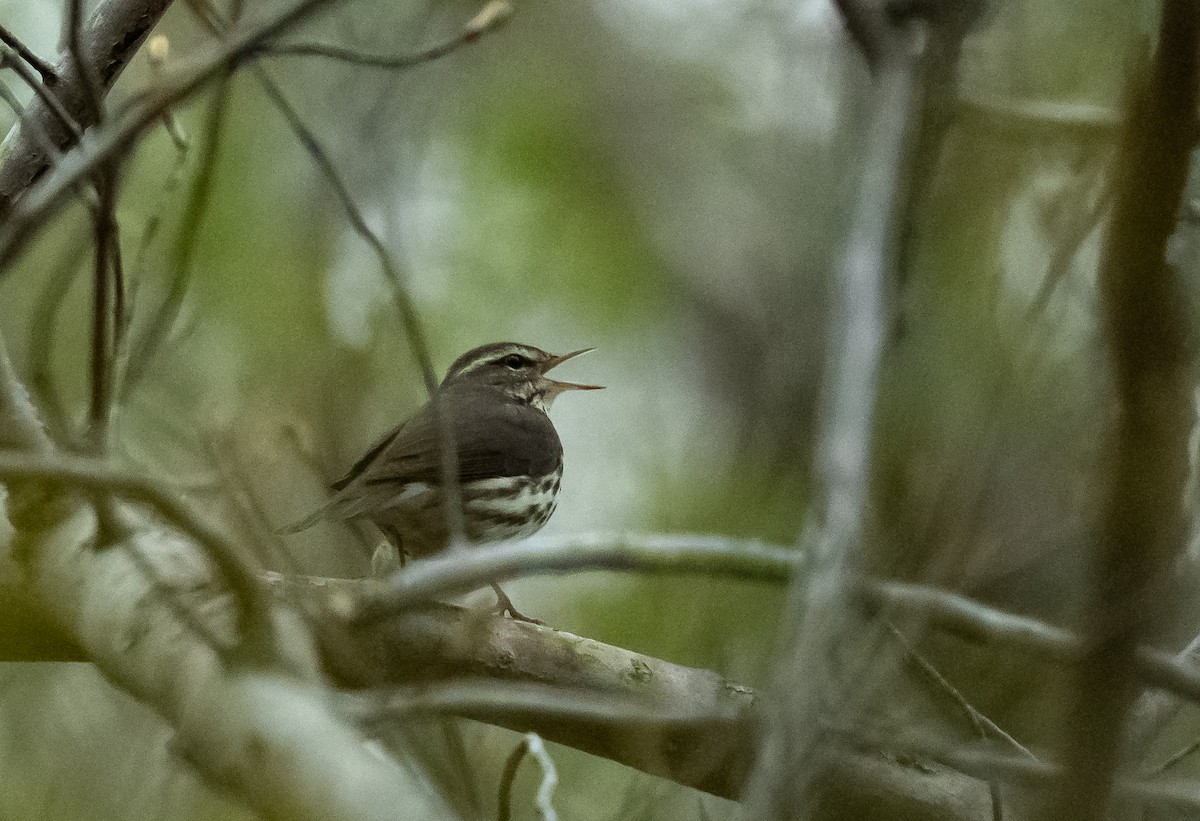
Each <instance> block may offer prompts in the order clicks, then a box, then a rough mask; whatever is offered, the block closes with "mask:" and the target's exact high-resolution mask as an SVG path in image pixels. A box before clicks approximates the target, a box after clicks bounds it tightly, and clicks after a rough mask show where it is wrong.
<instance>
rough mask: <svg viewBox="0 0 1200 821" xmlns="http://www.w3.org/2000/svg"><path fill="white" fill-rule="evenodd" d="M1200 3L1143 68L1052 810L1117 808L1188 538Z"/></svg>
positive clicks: (1107, 273)
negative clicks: (1111, 394)
mask: <svg viewBox="0 0 1200 821" xmlns="http://www.w3.org/2000/svg"><path fill="white" fill-rule="evenodd" d="M1198 48H1200V7H1198V6H1197V5H1196V3H1195V2H1192V0H1167V2H1165V3H1164V4H1163V6H1162V12H1161V18H1160V25H1159V32H1158V53H1157V55H1156V56H1155V59H1154V62H1153V64H1152V66H1151V69H1150V71H1149V72H1148V73H1146V75H1145V76H1138V77H1136V78H1135V80H1134V82H1135V84H1136V85H1135V87H1134V88H1133V89H1132V93H1131V95H1130V98H1131V105H1130V110H1129V111H1128V112H1127V113H1126V116H1125V130H1124V133H1123V135H1122V139H1121V142H1120V144H1119V147H1118V149H1117V155H1116V160H1115V167H1114V171H1113V212H1112V221H1111V223H1110V225H1109V229H1108V235H1107V237H1106V240H1105V246H1104V250H1103V252H1102V255H1101V261H1100V269H1099V272H1098V277H1097V278H1098V287H1099V291H1100V303H1101V311H1102V317H1101V318H1102V320H1103V323H1104V329H1105V332H1106V335H1107V338H1108V340H1109V343H1110V348H1109V350H1110V351H1111V357H1112V359H1111V370H1112V375H1113V385H1114V388H1115V393H1116V397H1115V399H1116V408H1115V409H1114V410H1115V413H1114V417H1113V418H1114V419H1115V420H1116V425H1115V431H1114V439H1113V441H1112V445H1111V456H1112V466H1113V467H1112V470H1113V474H1112V481H1111V484H1110V486H1109V488H1108V499H1107V505H1106V510H1105V522H1104V533H1103V536H1102V538H1101V539H1100V540H1099V542H1098V544H1097V546H1096V551H1095V554H1094V559H1093V561H1092V565H1091V568H1090V569H1091V579H1090V582H1091V590H1090V591H1089V592H1090V596H1089V604H1088V613H1087V617H1088V618H1087V629H1088V633H1087V638H1088V639H1089V644H1088V653H1087V654H1086V656H1085V658H1084V660H1083V663H1082V664H1081V665H1080V666H1079V667H1078V669H1077V670H1076V684H1075V702H1074V704H1073V706H1072V709H1071V710H1070V711H1069V713H1068V716H1067V717H1066V724H1065V726H1066V727H1069V728H1071V734H1070V749H1068V750H1067V753H1066V756H1067V757H1068V759H1069V760H1070V767H1069V770H1068V775H1067V778H1066V781H1065V783H1064V785H1063V787H1062V790H1061V791H1060V792H1059V793H1058V795H1057V796H1056V797H1055V800H1054V801H1053V802H1052V803H1051V805H1050V807H1049V809H1048V814H1047V816H1046V817H1048V818H1066V817H1068V816H1069V817H1072V818H1079V819H1081V820H1083V819H1096V820H1097V821H1099V819H1102V818H1108V817H1110V812H1111V794H1110V788H1111V785H1112V784H1113V783H1114V782H1115V781H1116V778H1117V774H1118V768H1119V766H1120V761H1121V755H1122V749H1123V746H1124V743H1125V735H1126V726H1127V724H1128V722H1127V716H1128V712H1129V710H1130V707H1131V706H1132V704H1133V702H1134V699H1136V698H1137V696H1138V691H1139V688H1138V682H1137V680H1136V677H1135V676H1136V672H1135V670H1136V669H1139V668H1140V667H1141V666H1142V661H1141V658H1140V656H1141V652H1142V651H1141V643H1142V640H1143V636H1144V635H1145V634H1146V632H1147V631H1148V630H1152V629H1153V628H1154V627H1156V626H1157V624H1158V623H1159V622H1161V620H1162V619H1163V617H1164V616H1165V615H1166V613H1164V612H1163V606H1162V604H1161V602H1162V600H1163V598H1164V597H1163V596H1162V590H1163V589H1164V583H1165V581H1166V580H1167V578H1168V575H1169V574H1170V573H1171V572H1172V569H1173V568H1174V567H1175V565H1176V562H1177V560H1178V558H1179V557H1180V556H1181V555H1182V553H1183V551H1184V548H1185V544H1186V533H1187V520H1188V516H1187V514H1186V512H1185V511H1184V509H1183V505H1184V503H1185V502H1184V500H1185V487H1186V485H1187V482H1188V477H1189V472H1190V465H1189V456H1188V453H1189V437H1190V435H1191V431H1192V429H1193V427H1194V424H1195V406H1194V396H1193V389H1194V388H1193V383H1194V369H1193V355H1192V345H1193V340H1192V334H1191V329H1192V318H1191V316H1190V315H1189V309H1188V306H1189V301H1188V292H1187V289H1186V288H1185V287H1184V285H1183V283H1182V282H1181V281H1180V278H1179V276H1178V275H1177V272H1176V271H1175V269H1174V267H1173V266H1172V265H1171V264H1170V263H1169V262H1168V261H1167V244H1168V241H1169V240H1170V237H1171V235H1172V234H1173V233H1174V231H1175V226H1176V224H1177V221H1178V217H1179V212H1180V208H1181V205H1182V202H1183V197H1184V191H1185V187H1186V184H1187V178H1188V167H1189V159H1190V156H1191V152H1192V148H1193V140H1194V135H1195V118H1196V107H1197V102H1198V101H1200V76H1198V73H1197V72H1198V68H1200V53H1198V51H1197V49H1198Z"/></svg>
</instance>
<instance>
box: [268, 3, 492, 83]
mask: <svg viewBox="0 0 1200 821" xmlns="http://www.w3.org/2000/svg"><path fill="white" fill-rule="evenodd" d="M512 13H513V9H512V4H511V3H509V2H507V0H492V2H490V3H488V4H487V5H486V6H484V7H483V9H482V10H480V12H479V14H477V15H475V17H474V18H472V19H471V21H470V22H469V23H467V24H466V26H464V27H463V29H462V31H461V32H459V33H458V34H455V35H454V36H452V37H450V38H448V39H447V40H445V41H444V42H442V43H438V44H437V45H433V46H430V47H428V48H426V49H422V50H421V51H418V52H415V53H413V54H396V55H384V54H364V53H362V52H360V51H354V50H353V49H348V48H343V47H341V46H331V45H327V44H324V43H288V44H285V45H279V46H264V47H263V49H262V53H263V54H264V55H266V56H269V57H323V58H326V59H330V60H337V61H338V62H342V63H349V64H350V65H355V66H364V67H366V68H381V69H389V70H394V69H403V68H412V67H413V66H419V65H421V64H423V63H430V62H433V61H434V60H437V59H438V58H440V57H445V56H446V55H447V54H449V53H451V52H452V51H456V50H458V49H459V48H461V47H462V46H465V45H467V44H469V43H474V42H476V41H477V40H479V38H480V37H482V36H483V35H484V34H487V33H489V32H491V31H494V30H496V29H498V28H499V27H500V26H502V25H503V24H504V23H506V22H508V20H509V18H511V17H512Z"/></svg>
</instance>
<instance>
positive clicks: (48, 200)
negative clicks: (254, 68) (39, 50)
mask: <svg viewBox="0 0 1200 821" xmlns="http://www.w3.org/2000/svg"><path fill="white" fill-rule="evenodd" d="M125 2H127V3H131V4H132V3H135V2H137V3H142V4H155V5H156V6H162V7H165V5H166V0H125ZM333 2H336V0H297V2H296V3H295V4H294V5H292V6H291V7H289V8H287V9H285V10H283V11H281V12H277V13H276V14H275V15H273V16H272V17H270V18H269V19H267V20H265V21H260V22H258V23H257V24H253V25H239V26H238V27H237V28H235V29H231V30H230V33H229V37H228V38H226V39H225V40H223V41H222V42H220V43H217V44H215V45H213V46H211V47H209V48H207V49H203V50H201V51H200V52H199V53H197V54H196V55H195V56H193V57H192V58H191V59H190V60H188V61H186V62H185V63H181V64H180V66H179V67H178V68H177V69H176V70H174V71H172V72H169V73H168V74H167V75H165V76H164V77H163V79H162V81H161V82H160V83H158V84H157V85H156V86H155V88H154V89H152V90H151V91H149V92H148V93H147V94H145V95H143V96H141V97H139V98H138V99H137V100H136V101H135V102H133V103H132V104H130V105H129V107H128V108H126V109H125V110H124V111H123V112H122V113H121V114H120V115H119V116H113V117H110V118H109V121H108V122H107V123H106V125H105V127H104V128H102V129H97V130H96V132H95V133H93V134H91V135H89V136H90V137H91V139H89V140H88V141H87V146H86V150H78V149H77V150H72V151H69V152H67V153H66V154H64V155H63V157H62V159H61V160H60V161H59V162H58V163H56V164H55V166H54V168H53V169H51V170H50V171H49V173H46V174H43V175H42V177H41V178H40V179H38V180H37V181H36V182H35V183H32V184H31V182H32V180H33V179H34V178H35V177H36V173H33V171H32V166H31V163H30V162H28V161H23V162H22V163H19V164H18V165H19V167H14V168H11V169H10V168H9V165H10V164H9V162H7V157H6V161H5V162H2V163H0V278H2V277H3V276H4V274H5V273H6V271H7V269H8V268H9V266H10V265H11V263H12V262H13V260H14V259H15V258H16V257H17V256H18V255H19V254H20V253H21V251H22V250H23V249H24V247H25V244H26V243H27V242H28V240H29V238H30V235H31V234H32V233H33V232H34V231H35V230H36V229H38V228H41V227H43V226H45V225H46V224H47V223H48V218H49V216H50V214H51V213H52V212H54V211H55V210H56V209H57V208H59V207H60V206H61V204H62V203H63V202H64V201H65V199H66V197H67V196H68V195H69V194H70V192H71V190H72V189H73V188H74V186H76V185H78V184H79V183H80V182H83V181H84V180H86V179H87V178H88V177H89V176H90V175H91V174H92V173H94V172H95V170H96V169H98V168H100V167H102V166H103V165H105V164H106V163H108V162H109V161H111V160H112V158H114V157H116V156H119V155H121V154H123V153H124V152H125V151H127V150H128V148H129V146H130V145H131V144H132V143H133V142H134V141H135V140H137V139H138V138H139V137H140V136H141V135H142V134H143V133H144V132H145V131H146V129H147V128H149V127H150V126H151V125H153V124H154V123H156V122H157V121H158V120H159V119H160V118H161V116H162V112H163V111H164V110H165V109H167V108H168V107H170V106H172V105H174V104H175V103H178V102H179V101H180V100H183V99H186V98H187V97H189V96H191V95H192V94H194V93H195V92H196V91H197V90H198V89H200V88H201V87H202V86H204V85H205V84H206V83H207V82H209V81H210V80H211V79H212V78H213V76H214V75H215V74H216V73H217V72H218V71H220V70H221V69H224V68H229V67H232V66H235V65H236V64H237V63H239V62H240V61H242V60H244V59H245V57H246V54H247V53H248V52H251V51H253V50H254V49H255V48H257V47H258V46H259V45H260V44H261V43H263V42H264V41H266V40H269V39H271V38H273V37H277V36H279V35H280V34H282V33H283V32H285V31H287V30H288V29H289V28H291V27H292V26H295V25H296V24H298V23H300V22H302V21H304V20H306V19H307V18H308V17H310V16H311V15H312V14H313V13H314V12H316V11H317V10H319V9H321V8H323V7H324V6H327V5H330V4H332V3H333ZM143 34H144V31H143ZM138 42H140V41H134V42H133V43H132V44H131V45H130V47H131V48H132V47H133V46H136V45H137V43H138ZM44 168H45V165H44V164H42V165H39V166H37V173H40V172H41V170H43V169H44ZM22 192H23V196H21V197H20V202H19V203H17V204H16V205H14V204H13V198H14V197H16V196H17V195H18V194H22Z"/></svg>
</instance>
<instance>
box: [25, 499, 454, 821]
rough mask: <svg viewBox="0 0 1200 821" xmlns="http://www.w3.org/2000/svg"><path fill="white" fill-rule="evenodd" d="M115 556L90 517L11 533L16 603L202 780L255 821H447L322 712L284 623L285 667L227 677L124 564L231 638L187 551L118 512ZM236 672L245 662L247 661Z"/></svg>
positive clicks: (79, 513)
mask: <svg viewBox="0 0 1200 821" xmlns="http://www.w3.org/2000/svg"><path fill="white" fill-rule="evenodd" d="M121 515H122V517H123V520H124V521H123V525H124V528H123V529H124V530H125V531H126V532H127V533H129V535H128V537H127V538H126V543H124V544H120V545H113V546H110V547H109V548H106V549H97V548H96V547H95V538H96V528H97V523H96V520H95V517H94V516H93V515H92V512H91V510H90V508H89V507H87V506H86V505H79V506H77V507H76V509H75V511H74V512H73V513H72V514H70V515H68V516H67V517H65V518H62V519H61V520H60V521H59V522H57V523H56V524H54V525H52V526H48V527H46V528H43V529H41V530H39V531H36V532H23V533H19V534H18V543H17V546H16V551H15V553H16V555H18V556H20V557H22V560H21V562H20V568H21V570H22V572H23V574H24V575H23V578H22V579H21V590H23V591H26V592H27V593H28V595H29V596H30V597H31V598H32V599H34V600H36V601H37V603H38V605H39V609H40V610H41V612H43V613H45V614H46V616H47V617H49V618H50V619H51V620H52V621H53V623H54V624H56V625H57V626H58V627H59V629H60V630H61V631H62V632H63V633H64V634H65V635H67V636H70V637H71V639H72V640H73V641H74V642H75V643H76V644H77V645H78V646H79V647H80V648H82V649H83V651H84V652H85V654H86V656H87V658H88V659H89V660H91V661H93V662H95V663H96V664H97V665H98V666H99V667H100V668H101V670H103V672H104V673H105V675H106V676H107V677H109V678H110V679H111V680H113V681H114V682H116V683H117V684H119V685H120V686H121V687H122V688H124V689H125V690H127V691H128V692H130V693H132V694H133V695H134V696H136V697H138V698H140V699H141V700H143V701H144V702H146V703H147V704H148V705H149V706H150V707H151V708H153V709H154V710H155V711H157V712H158V713H159V714H161V715H162V716H163V717H164V718H165V719H166V720H167V721H168V722H169V723H170V724H171V726H172V727H173V728H174V729H175V730H176V732H177V733H178V736H179V741H180V747H181V749H182V750H183V751H185V752H186V754H187V755H188V757H189V758H190V760H192V761H193V762H194V763H195V764H196V765H197V766H199V767H200V768H201V769H202V770H203V771H204V772H205V773H206V774H208V775H209V777H211V778H213V779H214V780H217V781H219V782H221V783H223V784H225V785H226V786H228V787H230V788H231V789H232V790H233V791H234V792H235V793H236V794H237V795H239V796H240V797H241V798H242V799H243V800H244V801H246V802H247V804H249V805H250V806H251V807H253V808H255V809H256V810H257V811H259V812H260V813H262V814H263V815H264V816H265V817H271V818H289V819H292V818H294V819H314V821H316V819H363V818H384V817H394V815H396V814H397V813H399V814H401V815H408V816H411V817H419V818H426V817H429V818H442V817H449V813H448V812H447V811H446V810H445V809H444V808H442V807H440V806H438V805H437V804H436V803H433V802H432V800H431V799H429V798H428V791H427V790H425V789H424V788H423V787H422V786H421V785H420V784H419V783H417V782H416V780H415V779H414V778H413V776H412V774H411V773H409V772H408V771H406V770H404V769H402V768H400V767H398V766H396V765H395V764H393V763H391V762H389V761H387V760H385V759H383V758H380V757H379V756H376V755H374V754H372V753H371V752H370V751H369V750H368V748H367V747H366V745H364V744H363V739H362V738H361V737H360V736H358V735H357V734H355V733H354V732H353V731H352V730H351V729H350V728H349V727H348V725H347V724H346V723H345V722H344V721H343V720H342V719H341V718H340V717H339V716H337V715H336V714H335V713H334V711H333V710H332V709H331V705H330V704H329V701H328V697H327V692H326V690H325V688H324V686H323V684H321V682H320V678H319V676H317V675H316V670H315V668H314V667H313V664H312V661H311V659H309V658H308V657H307V651H306V647H307V644H308V637H307V635H306V631H305V630H304V629H303V628H302V627H301V626H300V625H299V623H298V622H297V621H296V620H295V619H294V617H292V616H290V615H289V614H288V613H287V612H286V610H284V609H282V608H275V610H274V613H273V620H274V622H275V624H276V627H277V630H278V632H279V634H280V635H281V636H283V637H284V639H283V643H284V644H285V645H286V653H287V656H288V658H289V661H288V663H287V664H286V665H284V666H285V667H286V668H287V669H288V670H290V672H287V671H285V670H283V669H281V668H280V665H279V664H277V663H276V662H274V661H272V659H271V658H260V659H258V661H259V662H260V665H261V666H260V665H249V666H243V665H237V664H229V663H227V662H225V661H223V660H222V659H221V658H219V657H218V656H217V654H216V653H215V651H214V650H213V649H212V648H211V647H210V645H209V644H208V643H206V642H204V641H202V640H200V638H199V637H197V636H196V635H195V634H194V633H193V632H191V631H190V630H189V629H188V627H187V626H186V625H184V624H183V623H182V622H181V621H180V620H179V619H178V617H177V615H176V611H175V610H174V609H173V608H172V607H170V606H168V604H167V602H165V601H164V600H163V598H162V591H161V590H160V589H159V588H158V587H156V585H155V584H153V583H151V581H150V580H148V579H147V577H146V575H145V573H144V572H143V567H142V565H141V564H139V562H138V561H136V560H135V559H134V558H133V557H134V556H135V555H139V556H141V557H142V558H143V559H144V560H146V561H149V562H152V563H153V564H154V565H155V566H156V568H158V572H159V574H160V575H161V576H162V580H160V581H159V584H164V585H165V586H166V587H167V588H168V589H170V590H173V591H177V592H179V593H180V594H181V595H186V597H187V598H186V601H187V602H188V606H190V607H192V608H193V609H194V610H195V612H196V613H197V615H198V616H199V617H201V618H204V619H205V620H206V621H207V622H208V623H209V624H210V625H212V626H214V627H216V628H219V629H223V630H224V631H225V633H226V634H228V633H229V631H230V630H231V629H232V624H231V623H230V619H229V616H230V615H231V607H230V603H229V600H228V598H227V597H224V596H222V594H221V590H222V588H221V586H220V585H219V584H218V583H217V582H216V579H217V578H219V577H217V576H216V575H215V574H214V569H213V568H212V567H211V566H210V565H209V564H208V563H207V562H206V561H204V560H203V557H202V555H201V554H200V552H199V551H198V550H197V548H196V546H195V545H194V544H193V543H191V542H189V541H187V540H183V539H180V538H179V537H177V536H174V535H172V534H171V533H168V532H165V531H162V530H159V529H157V528H156V527H155V526H154V524H153V523H152V522H150V521H149V520H147V518H146V517H145V516H143V515H141V514H139V513H137V512H136V511H131V510H122V511H121ZM247 661H249V659H247Z"/></svg>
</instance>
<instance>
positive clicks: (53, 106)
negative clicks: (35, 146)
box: [0, 48, 83, 156]
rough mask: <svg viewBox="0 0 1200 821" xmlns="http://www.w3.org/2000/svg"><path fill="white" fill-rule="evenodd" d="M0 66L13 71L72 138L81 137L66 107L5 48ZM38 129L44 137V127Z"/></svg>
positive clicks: (76, 123)
mask: <svg viewBox="0 0 1200 821" xmlns="http://www.w3.org/2000/svg"><path fill="white" fill-rule="evenodd" d="M0 66H3V67H7V68H11V69H12V70H13V71H15V72H16V73H17V76H18V77H20V78H21V80H22V81H24V83H25V85H27V86H29V88H30V89H32V90H33V93H34V94H36V95H37V96H38V98H39V99H40V100H41V101H42V103H43V104H44V105H45V106H46V108H47V109H49V110H50V112H51V113H53V114H54V116H55V117H56V118H57V119H58V122H59V123H60V124H61V125H62V126H63V127H64V128H66V129H67V130H68V131H70V132H71V134H72V136H74V137H75V139H76V140H78V139H79V138H80V137H82V136H83V128H82V127H81V126H80V125H79V123H78V122H77V121H76V120H75V118H74V117H73V116H71V112H69V111H67V109H66V107H65V106H63V104H62V102H61V101H60V100H59V99H58V97H57V96H56V95H55V94H54V92H52V91H50V89H48V88H46V85H45V84H44V83H41V82H39V81H38V78H37V77H34V76H33V72H32V71H30V70H29V66H27V65H25V63H24V62H22V60H21V59H20V57H18V56H17V55H16V54H15V53H14V52H13V51H11V50H9V49H7V48H5V49H0ZM39 128H40V134H41V135H45V133H46V131H45V126H44V125H42V124H40V123H39ZM39 139H40V137H39ZM51 156H53V155H51Z"/></svg>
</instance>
